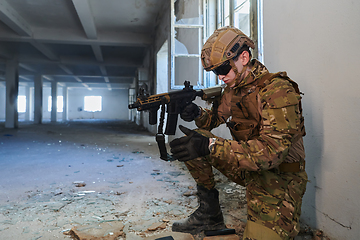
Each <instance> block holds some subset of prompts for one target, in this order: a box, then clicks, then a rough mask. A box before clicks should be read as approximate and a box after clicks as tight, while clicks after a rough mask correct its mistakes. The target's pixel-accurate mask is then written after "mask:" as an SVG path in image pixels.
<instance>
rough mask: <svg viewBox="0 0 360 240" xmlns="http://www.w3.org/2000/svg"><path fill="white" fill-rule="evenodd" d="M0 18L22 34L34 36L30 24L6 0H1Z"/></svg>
mask: <svg viewBox="0 0 360 240" xmlns="http://www.w3.org/2000/svg"><path fill="white" fill-rule="evenodd" d="M0 20H1V21H2V22H4V23H5V24H6V25H7V26H8V27H10V28H11V29H12V30H14V32H16V33H17V34H19V35H20V36H23V37H31V36H32V31H31V28H30V25H29V24H28V23H27V22H26V21H25V20H24V19H23V18H22V17H21V16H20V14H19V13H18V12H16V11H15V10H14V9H13V8H12V7H11V6H10V4H9V3H8V2H6V1H4V0H1V1H0Z"/></svg>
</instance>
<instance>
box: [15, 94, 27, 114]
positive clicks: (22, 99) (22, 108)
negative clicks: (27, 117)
mask: <svg viewBox="0 0 360 240" xmlns="http://www.w3.org/2000/svg"><path fill="white" fill-rule="evenodd" d="M17 108H18V112H19V113H24V112H26V96H25V95H19V96H18V102H17Z"/></svg>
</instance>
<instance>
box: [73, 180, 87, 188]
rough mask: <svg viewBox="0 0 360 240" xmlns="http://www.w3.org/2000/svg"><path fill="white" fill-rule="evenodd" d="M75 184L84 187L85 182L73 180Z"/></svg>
mask: <svg viewBox="0 0 360 240" xmlns="http://www.w3.org/2000/svg"><path fill="white" fill-rule="evenodd" d="M73 184H75V187H85V186H86V183H85V182H84V181H75V182H73Z"/></svg>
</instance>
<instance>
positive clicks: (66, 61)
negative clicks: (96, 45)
mask: <svg viewBox="0 0 360 240" xmlns="http://www.w3.org/2000/svg"><path fill="white" fill-rule="evenodd" d="M18 60H19V62H21V63H24V64H30V63H31V64H62V65H89V66H99V67H106V66H119V67H121V66H124V67H141V66H142V63H141V62H139V61H134V60H130V59H127V58H119V59H112V60H106V61H104V62H98V61H96V60H93V59H92V60H90V59H83V58H81V59H77V58H74V57H72V58H67V57H61V58H60V59H59V60H54V61H50V60H47V59H44V58H36V57H24V56H22V57H21V56H20V57H19V58H18ZM100 70H101V68H100Z"/></svg>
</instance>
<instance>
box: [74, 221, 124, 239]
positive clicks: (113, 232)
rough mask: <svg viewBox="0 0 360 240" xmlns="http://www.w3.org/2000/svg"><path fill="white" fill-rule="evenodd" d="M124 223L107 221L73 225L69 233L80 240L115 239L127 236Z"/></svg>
mask: <svg viewBox="0 0 360 240" xmlns="http://www.w3.org/2000/svg"><path fill="white" fill-rule="evenodd" d="M123 229H124V224H122V223H121V222H120V221H116V220H115V221H105V222H102V223H96V224H91V225H80V226H76V227H73V228H72V229H71V230H70V232H69V234H70V235H71V236H72V237H74V238H76V239H79V240H115V239H118V238H119V237H123V238H125V233H124V232H123Z"/></svg>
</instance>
